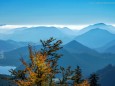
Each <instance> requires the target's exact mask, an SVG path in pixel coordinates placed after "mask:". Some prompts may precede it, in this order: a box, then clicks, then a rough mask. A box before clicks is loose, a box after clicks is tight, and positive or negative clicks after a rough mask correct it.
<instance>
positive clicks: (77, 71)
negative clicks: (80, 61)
mask: <svg viewBox="0 0 115 86" xmlns="http://www.w3.org/2000/svg"><path fill="white" fill-rule="evenodd" d="M74 72H75V74H74V76H73V77H72V79H73V80H74V84H80V83H82V81H83V80H82V72H81V69H80V67H79V66H77V68H76V69H75V71H74Z"/></svg>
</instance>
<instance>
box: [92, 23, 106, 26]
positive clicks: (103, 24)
mask: <svg viewBox="0 0 115 86" xmlns="http://www.w3.org/2000/svg"><path fill="white" fill-rule="evenodd" d="M94 25H95V26H100V25H101V26H105V25H106V24H105V23H97V24H94Z"/></svg>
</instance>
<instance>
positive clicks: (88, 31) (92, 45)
mask: <svg viewBox="0 0 115 86" xmlns="http://www.w3.org/2000/svg"><path fill="white" fill-rule="evenodd" d="M0 30H1V29H0ZM2 30H3V29H2ZM50 37H54V38H56V39H57V40H58V39H61V40H62V41H63V44H62V46H63V49H62V50H60V51H58V53H61V54H63V56H62V58H60V60H59V66H60V65H62V66H64V67H67V66H69V65H71V66H72V67H73V68H75V67H76V66H77V65H79V66H80V67H81V68H82V70H83V73H84V76H88V75H89V74H90V73H92V72H95V71H97V70H99V69H102V68H104V67H105V66H106V65H108V64H113V65H114V64H115V27H113V26H111V25H106V24H104V23H98V24H94V25H90V26H88V27H86V28H84V29H82V30H80V31H74V30H71V29H69V28H66V27H65V28H63V29H62V28H56V27H31V28H26V27H23V28H17V29H12V30H7V31H0V52H1V51H4V53H3V56H4V58H1V59H0V65H1V66H16V67H17V69H21V68H22V65H21V63H20V61H19V59H20V58H21V57H23V58H24V59H25V60H26V61H27V62H29V59H28V56H29V52H28V47H27V45H28V43H32V44H33V47H34V48H35V49H36V50H39V49H40V48H41V47H42V46H41V44H40V42H39V40H40V39H42V40H46V39H49V38H50ZM114 69H115V68H114V67H110V66H109V68H108V67H107V68H104V69H102V70H99V71H98V73H99V74H100V76H102V78H101V81H100V82H101V83H102V86H114V85H113V82H114V80H111V81H109V80H108V78H109V79H110V78H111V77H112V75H111V74H113V72H114ZM109 70H110V71H109ZM113 76H114V74H113ZM112 79H114V77H112ZM107 81H109V84H110V85H108V84H103V83H104V82H107Z"/></svg>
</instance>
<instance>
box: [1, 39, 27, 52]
mask: <svg viewBox="0 0 115 86" xmlns="http://www.w3.org/2000/svg"><path fill="white" fill-rule="evenodd" d="M27 45H28V43H27V42H16V41H13V40H0V51H3V52H4V51H10V50H13V49H17V48H20V47H23V46H27Z"/></svg>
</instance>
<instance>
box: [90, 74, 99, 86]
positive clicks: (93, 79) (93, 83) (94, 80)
mask: <svg viewBox="0 0 115 86" xmlns="http://www.w3.org/2000/svg"><path fill="white" fill-rule="evenodd" d="M98 80H99V77H98V75H97V74H95V73H93V74H91V75H90V77H89V84H90V86H99V84H98Z"/></svg>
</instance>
